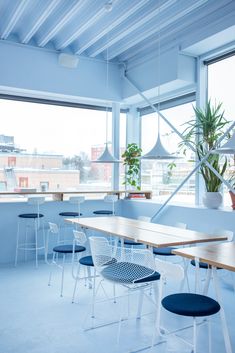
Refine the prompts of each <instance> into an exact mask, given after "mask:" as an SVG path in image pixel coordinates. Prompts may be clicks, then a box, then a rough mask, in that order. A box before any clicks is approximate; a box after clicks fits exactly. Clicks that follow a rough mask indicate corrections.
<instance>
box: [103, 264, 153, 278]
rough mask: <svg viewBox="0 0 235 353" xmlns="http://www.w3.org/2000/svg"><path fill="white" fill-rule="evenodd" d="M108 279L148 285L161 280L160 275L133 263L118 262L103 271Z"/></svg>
mask: <svg viewBox="0 0 235 353" xmlns="http://www.w3.org/2000/svg"><path fill="white" fill-rule="evenodd" d="M101 273H102V276H104V277H105V278H106V279H108V280H111V281H114V282H119V283H146V282H151V281H156V280H159V278H160V274H159V273H158V272H156V271H154V272H153V270H152V269H150V268H148V267H145V266H142V265H138V264H134V263H131V262H125V261H123V262H116V263H113V264H111V265H109V266H107V267H105V268H104V269H103V270H102V271H101Z"/></svg>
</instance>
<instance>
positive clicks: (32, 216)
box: [18, 213, 44, 219]
mask: <svg viewBox="0 0 235 353" xmlns="http://www.w3.org/2000/svg"><path fill="white" fill-rule="evenodd" d="M18 217H20V218H30V219H35V218H42V217H44V215H43V214H41V213H39V214H37V213H22V214H19V215H18Z"/></svg>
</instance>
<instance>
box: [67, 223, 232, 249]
mask: <svg viewBox="0 0 235 353" xmlns="http://www.w3.org/2000/svg"><path fill="white" fill-rule="evenodd" d="M66 221H67V222H71V223H77V224H79V225H80V226H82V227H84V228H89V229H93V230H96V231H100V232H104V233H108V234H112V235H115V236H118V237H120V238H125V239H130V240H134V241H136V242H139V243H144V244H146V245H149V246H153V247H166V246H180V245H187V244H196V243H203V242H211V241H218V240H226V239H227V238H226V236H221V235H209V234H205V233H199V232H195V231H192V230H185V229H180V228H176V227H169V226H163V225H160V224H156V223H148V222H143V221H138V220H134V219H130V218H125V217H117V216H114V217H112V216H111V217H110V216H109V217H89V218H73V219H66Z"/></svg>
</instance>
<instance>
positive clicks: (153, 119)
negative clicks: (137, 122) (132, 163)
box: [141, 103, 195, 204]
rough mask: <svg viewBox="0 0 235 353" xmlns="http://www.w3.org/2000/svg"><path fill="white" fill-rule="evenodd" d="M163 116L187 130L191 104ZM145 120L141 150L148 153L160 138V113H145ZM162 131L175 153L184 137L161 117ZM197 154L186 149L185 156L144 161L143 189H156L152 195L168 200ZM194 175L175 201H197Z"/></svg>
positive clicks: (170, 109) (169, 146) (168, 147)
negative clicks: (186, 124)
mask: <svg viewBox="0 0 235 353" xmlns="http://www.w3.org/2000/svg"><path fill="white" fill-rule="evenodd" d="M162 113H163V115H164V116H165V117H166V118H167V119H168V120H169V121H170V122H171V123H172V124H173V125H174V126H175V127H176V129H177V130H178V131H179V132H181V133H182V132H183V130H184V129H185V125H184V123H186V122H187V121H189V120H191V119H193V115H194V114H193V107H192V103H187V104H182V105H179V106H175V107H173V108H169V109H165V110H163V111H162ZM141 121H142V128H141V131H142V138H141V139H142V149H143V154H145V153H147V152H148V151H149V150H151V148H152V147H153V145H154V144H155V142H156V139H157V132H158V131H157V129H158V126H157V114H156V113H152V114H148V115H144V116H143V117H142V119H141ZM160 134H161V141H162V144H163V146H164V147H165V148H166V149H167V150H168V151H169V152H170V153H172V154H175V153H176V152H177V151H178V150H179V149H178V144H179V142H180V141H181V139H180V138H179V137H178V135H176V133H174V132H172V129H171V128H170V127H169V125H168V124H166V123H165V122H164V121H163V120H162V119H161V118H160ZM193 162H194V153H193V152H192V151H191V150H187V151H186V156H185V158H180V159H175V160H173V161H172V160H170V161H169V160H144V159H143V160H142V188H143V189H151V190H153V196H154V198H156V199H157V200H159V201H160V202H163V201H164V200H166V199H167V198H168V197H169V195H170V194H171V193H172V192H173V191H174V190H175V189H176V187H177V186H178V185H179V184H180V183H181V182H182V180H183V179H184V178H185V177H186V176H187V175H188V174H189V172H190V171H191V170H192V169H193V167H194V164H193ZM194 200H195V176H194V175H193V176H192V177H191V178H190V179H189V180H188V181H187V183H186V184H184V186H183V187H182V188H181V189H180V191H179V192H178V193H177V194H176V195H175V197H174V199H173V201H176V202H182V203H184V204H185V203H190V204H192V203H194V202H195V201H194Z"/></svg>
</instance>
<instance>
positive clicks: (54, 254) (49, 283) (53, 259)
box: [48, 252, 56, 286]
mask: <svg viewBox="0 0 235 353" xmlns="http://www.w3.org/2000/svg"><path fill="white" fill-rule="evenodd" d="M55 256H56V253H55V252H53V257H52V263H51V270H50V274H49V280H48V286H50V285H51V276H52V266H53V265H54V263H55Z"/></svg>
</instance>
